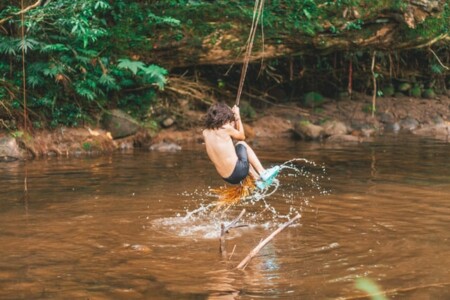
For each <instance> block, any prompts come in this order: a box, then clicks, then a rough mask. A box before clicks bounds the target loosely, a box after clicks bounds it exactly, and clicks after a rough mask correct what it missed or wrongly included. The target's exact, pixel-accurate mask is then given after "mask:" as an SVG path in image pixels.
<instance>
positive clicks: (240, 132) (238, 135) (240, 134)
mask: <svg viewBox="0 0 450 300" xmlns="http://www.w3.org/2000/svg"><path fill="white" fill-rule="evenodd" d="M231 110H232V111H233V112H234V119H235V122H234V125H235V128H234V127H232V126H229V127H228V128H227V131H228V134H229V135H230V136H231V137H232V138H234V139H236V140H240V141H243V140H245V132H244V125H243V124H242V120H241V116H240V113H239V107H237V106H236V105H235V106H233V108H232V109H231Z"/></svg>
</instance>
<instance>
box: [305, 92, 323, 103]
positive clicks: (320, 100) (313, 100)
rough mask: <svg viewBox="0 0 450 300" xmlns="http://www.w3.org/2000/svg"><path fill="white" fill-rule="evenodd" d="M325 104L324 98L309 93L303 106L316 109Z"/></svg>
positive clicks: (317, 94) (315, 93) (314, 93)
mask: <svg viewBox="0 0 450 300" xmlns="http://www.w3.org/2000/svg"><path fill="white" fill-rule="evenodd" d="M324 102H325V98H324V97H323V96H322V95H321V94H319V93H317V92H309V93H307V94H306V95H305V99H304V104H305V106H307V107H318V106H321V105H322V104H323V103H324Z"/></svg>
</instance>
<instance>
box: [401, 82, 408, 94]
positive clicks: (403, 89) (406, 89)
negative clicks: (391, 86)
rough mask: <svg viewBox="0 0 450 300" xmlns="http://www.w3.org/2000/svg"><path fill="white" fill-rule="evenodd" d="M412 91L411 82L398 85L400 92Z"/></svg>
mask: <svg viewBox="0 0 450 300" xmlns="http://www.w3.org/2000/svg"><path fill="white" fill-rule="evenodd" d="M410 89H411V84H410V83H409V82H403V83H400V84H399V85H398V90H399V91H400V92H403V93H404V92H407V91H409V90H410Z"/></svg>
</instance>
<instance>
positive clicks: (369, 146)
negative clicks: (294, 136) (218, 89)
mask: <svg viewBox="0 0 450 300" xmlns="http://www.w3.org/2000/svg"><path fill="white" fill-rule="evenodd" d="M449 145H450V144H448V143H445V142H441V141H435V140H427V139H419V138H417V137H413V136H409V135H404V136H387V137H380V138H377V139H376V140H375V141H373V142H369V143H362V144H347V145H331V144H320V143H305V142H295V141H289V142H286V140H283V141H277V140H272V141H270V142H269V143H267V142H263V141H259V142H258V141H257V142H255V144H254V149H255V151H256V153H257V154H258V155H259V156H260V158H261V160H262V161H263V164H264V165H266V166H271V165H275V164H280V163H283V162H285V161H287V160H289V159H292V158H299V157H300V158H306V159H307V160H308V162H302V161H299V162H297V163H296V166H297V167H298V169H299V170H300V172H296V173H295V172H294V173H293V172H290V171H289V170H286V171H285V172H284V171H283V172H282V173H281V174H280V176H279V180H280V185H279V187H278V190H277V191H276V192H275V193H274V194H273V195H271V196H270V197H268V198H265V199H264V200H265V203H264V201H256V202H248V201H244V202H242V203H240V204H238V205H236V206H234V207H231V208H230V209H228V210H227V211H226V212H221V211H217V210H214V209H213V208H211V207H210V205H211V204H213V203H215V201H216V199H215V198H214V197H212V196H211V195H210V192H209V189H210V188H214V187H219V186H221V185H223V182H222V180H221V179H220V178H219V177H218V175H217V174H216V172H215V170H214V169H213V166H212V165H211V163H210V162H209V161H208V159H207V157H206V154H205V151H204V149H203V146H202V145H192V146H189V147H187V148H186V149H184V150H183V151H181V152H177V153H158V152H148V151H140V150H136V151H131V152H123V153H119V152H117V153H114V154H111V155H105V156H100V157H97V156H94V157H78V158H77V157H72V158H66V157H50V158H45V159H37V160H32V161H28V162H12V163H2V164H0V188H1V191H2V192H1V194H0V245H1V247H0V299H361V298H363V297H364V295H365V292H363V291H362V290H359V289H357V288H356V287H355V281H356V280H357V279H358V278H367V279H369V280H371V281H372V282H373V283H374V284H376V285H377V286H378V288H379V289H380V290H382V291H385V292H386V297H387V298H390V299H450V240H449V239H450V168H449V167H450V156H449V154H450V151H449V150H450V146H449ZM267 204H268V205H269V206H270V208H271V210H267V209H264V208H265V207H266V206H267ZM244 208H245V209H246V211H247V212H246V214H245V216H244V217H243V218H242V220H241V223H242V224H243V225H246V226H243V227H239V228H234V229H232V230H230V232H229V233H228V234H227V235H226V244H225V247H226V249H227V256H222V255H221V254H220V252H219V246H220V243H219V239H218V237H219V235H220V224H222V223H224V224H226V223H227V222H230V221H231V220H232V219H234V218H235V217H236V216H237V215H238V214H239V212H240V211H241V210H242V209H244ZM297 213H298V214H300V215H301V218H300V219H299V220H298V221H297V222H295V223H294V224H292V225H291V226H289V227H288V228H286V229H285V230H284V231H282V232H281V233H279V234H278V235H277V236H276V237H275V238H274V239H273V240H271V241H270V242H269V243H268V244H267V246H266V247H264V248H263V249H262V250H261V251H260V252H259V253H258V255H257V256H256V257H255V258H253V259H252V260H251V261H250V262H249V264H248V265H247V267H246V268H245V269H243V270H238V269H236V266H237V265H238V264H239V262H240V261H241V260H242V259H243V258H244V257H245V256H246V255H247V254H248V253H249V252H250V251H251V249H252V248H253V247H255V246H256V245H257V244H258V243H259V242H260V241H261V239H264V238H265V237H267V236H268V235H269V234H270V233H271V232H273V231H274V230H275V229H276V228H278V226H280V225H281V224H283V223H284V222H286V221H287V220H288V218H291V217H292V216H293V215H295V214H297Z"/></svg>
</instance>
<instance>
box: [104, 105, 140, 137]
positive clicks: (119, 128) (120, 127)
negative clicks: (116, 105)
mask: <svg viewBox="0 0 450 300" xmlns="http://www.w3.org/2000/svg"><path fill="white" fill-rule="evenodd" d="M101 124H102V127H103V129H104V130H106V131H109V132H110V133H111V135H112V137H113V138H114V139H117V138H123V137H127V136H130V135H133V134H135V133H136V132H137V131H138V130H139V129H140V128H141V125H140V124H139V123H138V122H137V121H136V120H135V119H133V118H132V117H131V116H130V115H128V114H127V113H125V112H124V111H122V110H119V109H113V110H110V111H108V112H105V113H104V114H103V116H102V118H101Z"/></svg>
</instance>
